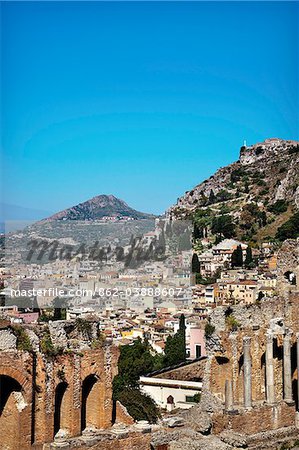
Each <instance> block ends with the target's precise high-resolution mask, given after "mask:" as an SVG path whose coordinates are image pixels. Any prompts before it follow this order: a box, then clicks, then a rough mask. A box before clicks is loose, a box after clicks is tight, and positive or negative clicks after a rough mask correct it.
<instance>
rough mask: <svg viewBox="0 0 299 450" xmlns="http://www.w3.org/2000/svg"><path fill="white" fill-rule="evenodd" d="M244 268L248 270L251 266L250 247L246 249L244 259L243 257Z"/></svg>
mask: <svg viewBox="0 0 299 450" xmlns="http://www.w3.org/2000/svg"><path fill="white" fill-rule="evenodd" d="M244 264H245V267H247V268H250V267H252V264H253V258H252V249H251V247H250V245H248V247H247V248H246V257H245V262H244Z"/></svg>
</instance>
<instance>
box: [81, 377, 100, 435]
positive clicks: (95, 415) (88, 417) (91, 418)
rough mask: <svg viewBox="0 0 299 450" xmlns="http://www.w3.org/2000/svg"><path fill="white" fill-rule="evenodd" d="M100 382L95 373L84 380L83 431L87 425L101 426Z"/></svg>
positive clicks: (82, 402) (82, 399)
mask: <svg viewBox="0 0 299 450" xmlns="http://www.w3.org/2000/svg"><path fill="white" fill-rule="evenodd" d="M99 410H100V382H99V377H98V376H97V375H95V374H90V375H88V376H87V377H86V378H85V379H84V380H83V382H82V397H81V432H82V431H84V430H85V428H86V427H95V428H98V427H99Z"/></svg>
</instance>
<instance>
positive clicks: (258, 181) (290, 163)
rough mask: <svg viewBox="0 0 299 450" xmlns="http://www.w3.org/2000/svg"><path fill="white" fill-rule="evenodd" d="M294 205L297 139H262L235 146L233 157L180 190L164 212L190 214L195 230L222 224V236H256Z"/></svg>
mask: <svg viewBox="0 0 299 450" xmlns="http://www.w3.org/2000/svg"><path fill="white" fill-rule="evenodd" d="M298 208H299V142H297V141H286V140H282V139H267V140H265V141H264V142H262V143H258V144H255V145H252V146H247V147H241V149H240V156H239V160H238V161H236V162H234V163H232V164H230V165H228V166H226V167H223V168H221V169H219V170H218V171H217V172H216V173H215V174H214V175H212V176H211V177H210V178H209V179H207V180H205V181H203V182H202V183H200V184H198V185H197V186H195V187H194V188H193V189H192V190H191V191H188V192H186V193H185V195H183V196H182V197H181V198H179V199H178V202H177V204H176V205H174V206H172V207H171V208H170V209H169V211H168V214H169V215H170V216H172V217H177V218H193V219H195V222H196V223H197V224H198V227H199V230H198V232H199V236H203V237H206V235H208V234H218V233H220V231H221V227H222V226H224V227H225V228H226V230H227V232H224V233H222V234H223V235H224V236H225V235H227V237H231V236H235V237H238V238H240V239H243V240H253V241H260V240H263V239H265V238H268V237H274V236H275V235H276V233H277V230H278V228H279V227H280V226H281V225H283V224H284V223H285V222H287V221H288V220H289V218H290V217H292V216H293V214H295V213H296V212H297V211H298ZM219 230H220V231H219Z"/></svg>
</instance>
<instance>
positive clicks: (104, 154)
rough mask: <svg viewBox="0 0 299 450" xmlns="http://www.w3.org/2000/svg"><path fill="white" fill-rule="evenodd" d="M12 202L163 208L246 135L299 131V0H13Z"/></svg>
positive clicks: (8, 189)
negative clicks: (104, 198)
mask: <svg viewBox="0 0 299 450" xmlns="http://www.w3.org/2000/svg"><path fill="white" fill-rule="evenodd" d="M2 26H3V31H2V67H3V74H2V75H3V78H2V93H3V96H2V114H3V116H2V122H3V136H2V137H3V142H2V145H3V154H4V172H5V173H4V192H5V202H6V203H11V204H15V205H22V206H23V207H28V208H34V209H42V210H48V211H58V210H60V209H63V208H65V207H68V206H71V205H74V204H76V203H79V202H81V201H84V200H87V199H88V198H90V197H92V196H94V195H98V194H104V193H107V194H114V195H116V196H117V197H120V198H122V199H124V200H125V201H127V203H128V204H129V205H131V206H132V207H134V208H136V209H139V210H142V211H147V212H154V213H160V212H163V211H164V210H165V209H166V208H167V207H168V206H169V205H171V204H172V203H174V202H175V201H176V199H177V197H178V196H180V195H182V194H183V193H184V192H185V191H186V190H189V189H191V188H192V187H193V186H194V185H196V184H198V183H199V182H200V181H202V180H203V179H204V178H206V177H208V176H210V175H211V174H212V173H213V172H214V171H215V170H216V169H217V168H219V167H220V166H224V165H226V164H228V163H230V162H232V161H234V160H236V159H237V158H238V152H239V148H240V146H241V145H242V144H243V140H244V139H246V140H247V143H248V144H250V143H255V142H258V141H261V140H264V139H265V138H267V137H281V138H285V139H298V110H299V105H298V3H296V2H265V3H262V2H248V3H247V2H244V3H242V2H231V3H226V2H220V3H216V2H210V3H205V2H190V3H189V2H188V3H185V2H184V3H170V2H165V3H162V2H159V3H157V2H132V3H126V2H121V3H109V2H91V3H88V2H84V3H83V2H82V3H81V2H74V3H71V2H66V3H60V2H51V3H44V2H40V3H39V2H31V3H26V2H21V3H2Z"/></svg>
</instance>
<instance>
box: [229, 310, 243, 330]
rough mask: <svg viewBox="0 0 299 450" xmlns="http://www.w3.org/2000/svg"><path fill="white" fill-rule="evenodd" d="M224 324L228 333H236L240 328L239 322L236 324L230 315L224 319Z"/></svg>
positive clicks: (233, 317) (236, 321)
mask: <svg viewBox="0 0 299 450" xmlns="http://www.w3.org/2000/svg"><path fill="white" fill-rule="evenodd" d="M225 323H226V325H227V327H228V329H229V330H230V331H237V329H238V328H239V327H240V326H241V324H240V322H238V320H237V319H236V318H235V316H233V315H232V314H230V315H229V316H227V317H226V319H225Z"/></svg>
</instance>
